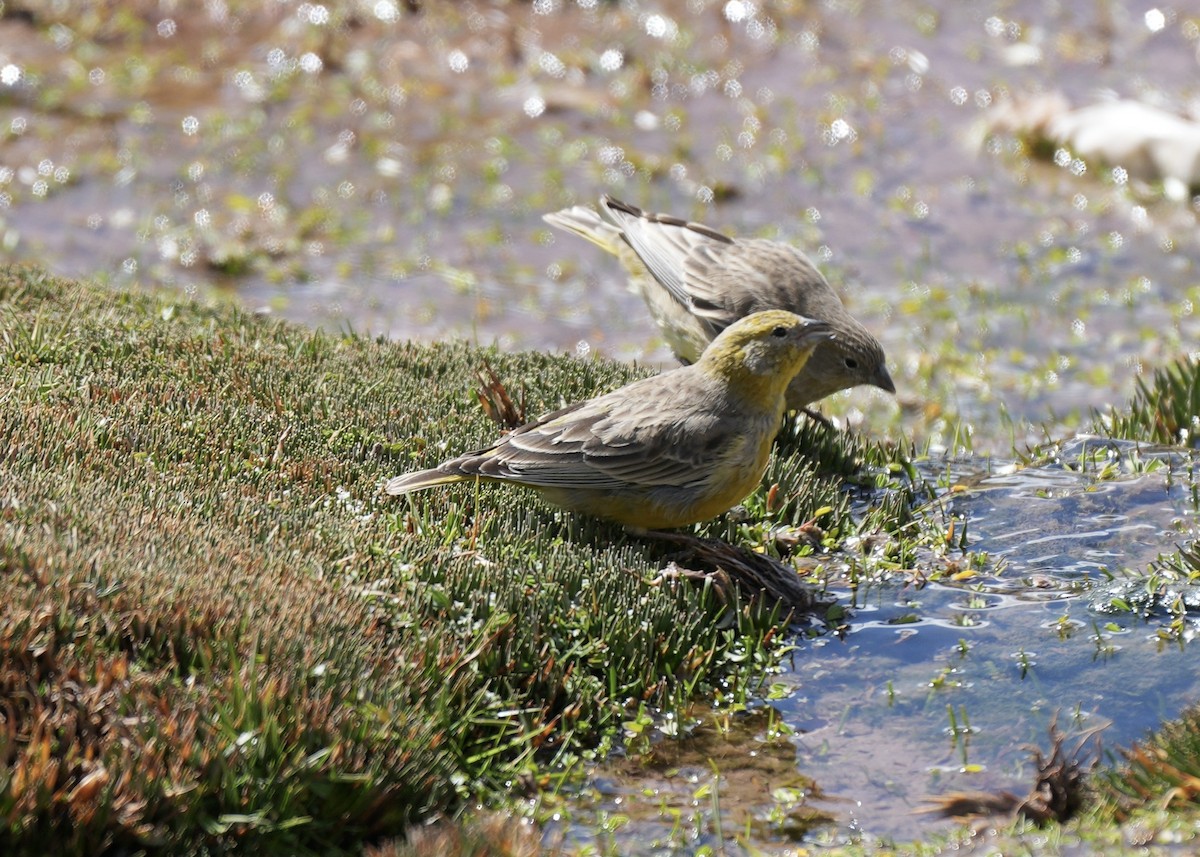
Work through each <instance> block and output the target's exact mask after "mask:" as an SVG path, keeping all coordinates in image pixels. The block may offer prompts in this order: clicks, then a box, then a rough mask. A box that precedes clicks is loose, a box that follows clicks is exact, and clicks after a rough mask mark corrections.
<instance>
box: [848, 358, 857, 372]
mask: <svg viewBox="0 0 1200 857" xmlns="http://www.w3.org/2000/svg"><path fill="white" fill-rule="evenodd" d="M846 368H847V369H857V368H858V361H857V360H855V359H854V358H853V357H847V358H846Z"/></svg>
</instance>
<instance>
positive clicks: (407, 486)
mask: <svg viewBox="0 0 1200 857" xmlns="http://www.w3.org/2000/svg"><path fill="white" fill-rule="evenodd" d="M463 478H464V477H463V476H462V475H461V474H458V473H446V472H445V471H442V470H418V471H417V472H416V473H405V474H404V475H403V476H394V477H392V478H391V479H389V480H388V481H387V484H386V485H384V486H383V489H384V491H386V492H387V493H388V494H391V495H392V496H396V495H397V494H407V493H409V492H410V491H420V490H421V489H422V488H433V487H435V486H437V485H448V484H450V483H451V482H461V481H462V480H463Z"/></svg>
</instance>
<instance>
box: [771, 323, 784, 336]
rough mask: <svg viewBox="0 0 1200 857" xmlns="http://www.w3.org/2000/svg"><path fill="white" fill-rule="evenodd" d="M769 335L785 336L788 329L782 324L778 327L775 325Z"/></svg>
mask: <svg viewBox="0 0 1200 857" xmlns="http://www.w3.org/2000/svg"><path fill="white" fill-rule="evenodd" d="M771 335H772V336H787V335H788V329H787V328H786V327H783V326H782V325H780V326H779V327H777V328H775V329H774V330H772V331H771Z"/></svg>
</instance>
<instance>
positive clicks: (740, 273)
mask: <svg viewBox="0 0 1200 857" xmlns="http://www.w3.org/2000/svg"><path fill="white" fill-rule="evenodd" d="M600 204H601V206H602V207H603V209H604V210H605V211H606V212H608V215H609V217H611V218H612V220H613V222H612V223H609V222H608V221H605V220H604V219H602V218H601V217H600V215H599V214H598V213H597V212H595V211H594V210H592V209H590V208H584V207H583V206H580V205H576V206H574V207H572V208H566V209H563V210H562V211H557V212H554V213H552V214H546V215H543V219H544V220H545V221H546V222H547V223H549V224H550V225H551V226H556V227H558V228H560V229H564V230H566V231H567V232H572V233H574V234H576V235H579V236H581V237H583V238H586V239H587V240H589V241H591V242H592V243H593V244H596V245H597V246H599V247H601V248H603V249H604V250H607V251H608V252H609V253H612V254H613V255H615V256H616V257H617V258H618V259H620V260H621V263H622V265H623V266H624V267H625V269H626V270H627V271H628V272H629V274H630V278H631V279H630V283H631V286H632V287H633V290H634V291H635V292H637V293H638V294H640V295H641V296H642V299H643V300H645V301H646V304H647V305H648V306H649V307H650V314H651V315H652V316H654V320H655V321H656V322H657V323H658V326H659V328H661V329H662V332H663V336H664V337H665V338H666V340H667V344H668V345H669V346H670V347H671V350H672V351H674V352H675V356H676V357H678V358H679V359H680V360H681V361H683V362H684V363H692V362H695V361H696V360H697V359H699V357H700V354H701V353H702V352H703V351H704V349H705V347H706V346H707V345H708V343H709V342H711V341H712V340H713V338H714V337H715V336H716V335H717V334H718V333H720V332H721V331H722V330H724V329H725V328H726V327H728V326H729V325H731V324H733V323H734V322H735V321H737V320H738V319H739V318H743V317H745V316H747V315H750V314H751V313H755V312H760V311H762V310H767V309H784V310H789V311H791V312H794V313H796V314H797V315H802V316H805V317H807V318H813V319H819V320H820V321H824V322H827V323H828V324H829V325H830V326H831V328H832V330H833V332H834V334H835V338H834V339H831V340H829V341H827V342H824V343H822V344H821V345H818V346H817V349H816V351H815V352H814V353H813V356H812V359H811V360H809V361H808V363H807V365H805V367H804V368H803V369H802V370H801V371H800V373H799V374H798V375H797V376H796V378H795V380H794V381H793V382H792V386H791V388H790V389H789V390H788V397H787V404H788V408H790V409H793V410H795V409H800V408H804V407H806V406H807V405H809V404H810V403H812V402H815V401H816V400H817V399H822V398H824V397H825V396H828V395H830V394H831V393H836V392H837V391H838V390H845V389H848V388H850V387H854V386H857V385H859V384H870V385H872V386H875V387H879V388H880V389H881V390H886V391H887V392H889V393H895V392H896V386H895V384H893V383H892V376H891V375H889V374H888V370H887V366H886V359H885V357H884V354H883V348H882V347H881V346H880V345H879V342H878V341H877V340H876V339H875V337H873V336H872V335H871V334H870V332H869V331H868V330H867V329H866V328H865V327H863V326H862V324H860V323H859V322H858V321H856V320H855V319H854V318H853V317H851V315H850V313H848V312H846V308H845V306H843V305H842V300H841V298H839V297H838V294H837V292H835V291H834V290H833V287H832V286H830V285H829V282H828V281H827V280H826V279H825V278H824V277H823V276H822V275H821V272H820V271H818V270H817V269H816V267H815V266H814V265H813V263H812V262H811V261H810V260H809V258H808V257H807V256H805V255H804V254H803V253H801V252H800V251H799V250H797V249H796V248H794V247H792V246H790V245H788V244H784V243H781V242H779V241H768V240H765V239H761V238H752V239H744V240H743V239H736V240H735V239H733V238H730V237H729V236H727V235H722V234H721V233H720V232H717V231H716V230H714V229H710V228H709V227H707V226H703V225H701V224H699V223H688V222H686V221H683V220H680V219H679V218H676V217H670V216H668V215H665V214H648V213H646V212H644V211H642V210H641V209H640V208H637V207H636V206H633V205H630V204H629V203H626V202H621V201H620V200H618V199H613V198H612V197H611V196H607V195H605V196H604V197H602V198H601V200H600Z"/></svg>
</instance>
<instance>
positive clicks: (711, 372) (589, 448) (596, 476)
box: [386, 310, 832, 530]
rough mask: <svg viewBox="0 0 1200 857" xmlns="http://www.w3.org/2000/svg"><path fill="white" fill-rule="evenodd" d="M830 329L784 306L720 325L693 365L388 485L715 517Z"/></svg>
mask: <svg viewBox="0 0 1200 857" xmlns="http://www.w3.org/2000/svg"><path fill="white" fill-rule="evenodd" d="M831 336H832V333H831V332H830V326H829V325H828V324H826V323H824V322H819V321H813V320H811V319H806V318H802V317H800V316H797V315H795V314H794V313H790V312H786V311H783V310H772V311H769V312H761V313H756V314H754V315H751V316H749V317H748V318H744V319H741V320H739V321H737V322H735V323H734V324H732V325H730V326H729V327H728V328H726V329H725V330H724V331H722V333H721V334H720V335H719V336H717V338H716V339H715V340H713V342H712V344H711V345H709V347H708V348H707V349H706V350H705V351H704V353H703V354H701V355H700V359H699V360H698V361H697V362H696V363H694V364H692V365H689V366H682V367H680V368H678V369H672V370H670V371H668V372H664V373H662V374H661V375H655V376H653V377H650V378H645V379H642V380H640V381H635V382H633V383H632V384H628V385H626V386H624V387H621V388H620V389H617V390H614V391H613V392H611V393H607V394H605V395H602V396H599V397H597V398H594V399H588V400H587V401H583V402H578V403H576V404H573V405H569V406H567V407H565V408H562V409H561V410H557V411H554V412H552V413H549V414H546V415H545V416H542V417H540V418H539V419H537V420H535V421H534V422H531V423H528V424H527V425H524V426H521V427H520V428H518V429H515V430H514V431H512V432H511V433H510V434H508V435H506V436H505V437H503V438H502V439H501V440H500V441H498V442H497V443H495V444H494V445H492V446H489V447H487V448H486V449H480V450H477V451H475V452H468V453H466V454H465V455H460V456H458V457H457V458H452V459H450V460H449V461H446V462H443V463H442V464H439V465H438V466H437V467H435V468H433V469H432V470H422V471H420V472H416V473H409V474H405V475H403V476H397V477H395V478H394V479H391V480H389V481H388V483H387V486H386V490H387V493H388V494H407V493H408V492H410V491H417V490H420V489H422V488H432V487H433V486H435V485H444V484H448V483H452V482H462V481H465V480H471V479H476V478H478V479H484V480H489V481H497V482H513V483H516V484H519V485H526V486H528V487H530V488H533V489H535V490H537V491H538V492H539V493H541V494H542V496H543V497H545V498H546V499H547V500H549V501H550V502H551V503H554V504H556V505H559V506H563V507H565V508H567V509H571V510H574V511H576V512H583V513H586V514H589V515H595V516H597V517H601V518H607V519H609V520H612V521H616V522H618V523H621V524H624V525H625V526H627V527H630V528H632V529H635V530H652V529H661V528H665V527H680V526H685V525H687V524H692V523H695V522H696V521H703V520H706V519H708V518H712V517H714V516H716V515H719V514H720V513H722V512H724V511H725V510H727V509H729V508H730V507H732V506H733V505H735V504H736V503H738V502H740V501H741V500H742V499H743V498H744V497H745V496H746V495H747V494H749V493H750V492H751V491H753V490H754V488H755V487H756V486H757V485H758V483H759V481H760V480H761V479H762V474H763V471H764V470H765V469H766V466H767V458H768V456H769V455H770V451H771V443H772V441H773V440H774V438H775V435H776V433H777V432H778V430H779V424H780V422H781V420H782V419H783V414H784V409H785V391H786V390H787V387H788V384H789V382H791V380H792V379H793V378H794V377H795V376H796V373H797V372H799V371H800V370H801V369H802V368H803V367H804V363H805V361H806V360H808V358H809V356H810V355H811V354H812V351H813V349H814V348H815V347H817V346H818V345H819V344H820V343H823V342H827V341H828V340H829V338H830V337H831Z"/></svg>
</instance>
